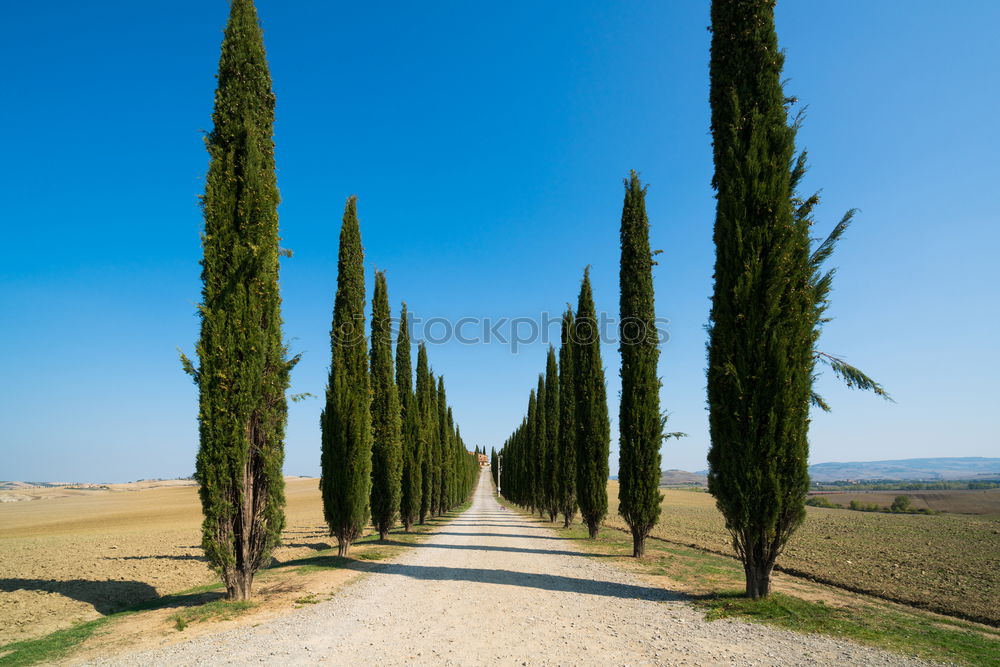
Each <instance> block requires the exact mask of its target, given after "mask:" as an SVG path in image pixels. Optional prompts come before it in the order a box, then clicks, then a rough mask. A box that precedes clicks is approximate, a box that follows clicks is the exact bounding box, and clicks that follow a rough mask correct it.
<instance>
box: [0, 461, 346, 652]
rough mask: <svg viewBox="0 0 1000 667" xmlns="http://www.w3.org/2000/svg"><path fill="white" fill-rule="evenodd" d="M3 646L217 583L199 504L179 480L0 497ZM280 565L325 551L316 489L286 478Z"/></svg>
mask: <svg viewBox="0 0 1000 667" xmlns="http://www.w3.org/2000/svg"><path fill="white" fill-rule="evenodd" d="M11 493H17V494H21V495H31V496H33V499H32V500H30V501H22V502H7V503H2V504H0V644H5V643H8V642H12V641H19V640H23V639H32V638H35V637H40V636H44V635H46V634H48V633H50V632H53V631H55V630H60V629H62V628H66V627H69V626H71V625H73V624H74V623H77V622H79V621H85V620H90V619H94V618H98V617H100V616H101V615H106V614H108V613H112V612H114V611H118V610H120V609H123V608H125V607H127V606H130V605H132V604H135V603H137V602H142V601H145V600H149V599H152V598H155V597H158V596H161V595H166V594H170V593H176V592H178V591H182V590H186V589H189V588H192V587H194V586H200V585H204V584H209V583H212V582H214V581H216V577H215V575H214V573H213V572H212V571H211V569H210V568H209V567H208V566H207V565H206V563H205V560H204V558H203V556H202V551H201V547H200V544H201V506H200V504H199V502H198V495H197V490H196V488H195V486H194V485H193V483H191V482H186V481H182V480H170V481H166V482H138V483H133V484H123V485H109V486H108V487H107V488H101V489H68V488H65V487H56V488H28V489H17V490H12V491H4V492H0V495H2V494H11ZM286 496H287V500H288V506H287V508H286V514H287V528H286V530H285V533H284V546H283V547H281V548H280V549H278V551H277V552H276V553H275V557H276V558H277V559H278V560H279V561H284V560H288V559H292V558H300V557H304V556H307V555H309V554H311V553H313V552H315V551H317V550H320V549H326V548H329V546H330V540H329V538H328V537H327V532H326V530H325V524H324V522H323V516H322V501H321V499H320V494H319V490H318V487H317V481H316V480H315V479H311V478H290V479H288V480H287V486H286Z"/></svg>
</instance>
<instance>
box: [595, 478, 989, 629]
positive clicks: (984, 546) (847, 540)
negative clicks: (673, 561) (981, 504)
mask: <svg viewBox="0 0 1000 667" xmlns="http://www.w3.org/2000/svg"><path fill="white" fill-rule="evenodd" d="M902 493H905V492H900V494H902ZM900 494H896V495H900ZM663 495H664V499H663V513H662V515H661V518H660V523H659V525H658V526H657V527H656V528H655V529H654V531H653V535H654V536H656V537H660V538H664V539H667V540H671V541H674V542H678V543H681V544H686V545H693V546H697V547H700V548H705V549H710V550H713V551H718V552H723V553H727V554H733V553H734V552H733V550H732V546H731V544H730V541H729V536H728V533H727V532H726V530H725V523H724V522H723V519H722V515H721V514H719V511H718V510H717V509H716V508H715V501H714V499H713V498H712V497H711V496H710V495H708V494H707V493H699V492H695V491H679V490H678V491H672V490H664V492H663ZM907 495H909V494H907ZM608 504H609V507H608V519H607V521H606V523H607V524H608V525H610V526H615V527H619V528H624V527H625V523H624V522H623V521H622V519H621V517H620V516H618V483H617V482H614V481H612V482H611V483H610V484H609V487H608ZM806 510H807V512H808V515H807V518H806V522H805V524H804V525H803V526H802V527H801V528H800V529H799V531H798V532H797V533H796V534H795V535H794V536H793V537H792V540H791V542H790V544H789V545H788V547H787V549H786V550H785V553H784V554H783V555H782V556H781V557H780V558H779V559H778V564H779V566H781V567H784V568H787V569H789V570H792V571H794V572H796V573H799V574H803V575H805V576H808V577H813V578H816V579H818V580H820V581H825V582H827V583H832V584H834V585H838V586H841V587H846V588H848V589H850V590H855V591H858V592H864V593H870V594H874V595H877V596H880V597H884V598H887V599H891V600H896V601H899V602H905V603H908V604H912V605H915V606H919V607H923V608H926V609H930V610H933V611H939V612H942V613H946V614H952V615H957V616H962V617H965V618H969V619H972V620H979V621H982V622H986V623H989V624H991V625H1000V514H993V515H977V516H971V515H956V514H938V515H933V516H927V515H915V514H882V513H875V512H854V511H850V510H838V509H822V508H818V507H807V508H806Z"/></svg>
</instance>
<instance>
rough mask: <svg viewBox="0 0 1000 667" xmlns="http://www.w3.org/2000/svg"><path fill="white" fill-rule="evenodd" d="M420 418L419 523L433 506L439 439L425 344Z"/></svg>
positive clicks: (421, 358) (419, 393) (419, 352)
mask: <svg viewBox="0 0 1000 667" xmlns="http://www.w3.org/2000/svg"><path fill="white" fill-rule="evenodd" d="M416 406H417V414H418V416H419V421H420V457H419V458H420V488H421V493H420V509H419V512H418V519H419V522H420V523H421V524H422V523H424V522H425V521H426V520H427V515H428V514H429V513H430V511H431V508H432V506H433V487H434V455H433V449H434V447H433V443H434V441H435V440H436V439H437V435H436V434H437V428H436V426H435V417H436V415H437V393H436V392H435V390H434V379H433V376H432V375H431V372H430V367H429V365H428V363H427V348H426V347H425V346H424V344H423V343H420V344H419V345H418V346H417V395H416Z"/></svg>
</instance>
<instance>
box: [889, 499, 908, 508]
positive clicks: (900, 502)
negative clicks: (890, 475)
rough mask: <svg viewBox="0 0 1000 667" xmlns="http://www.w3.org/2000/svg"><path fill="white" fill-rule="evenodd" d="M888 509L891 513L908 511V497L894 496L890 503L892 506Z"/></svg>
mask: <svg viewBox="0 0 1000 667" xmlns="http://www.w3.org/2000/svg"><path fill="white" fill-rule="evenodd" d="M889 509H890V510H892V511H893V512H906V511H909V509H910V497H909V496H896V497H895V499H893V501H892V505H890V506H889Z"/></svg>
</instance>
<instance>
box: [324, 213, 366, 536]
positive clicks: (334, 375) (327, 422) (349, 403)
mask: <svg viewBox="0 0 1000 667" xmlns="http://www.w3.org/2000/svg"><path fill="white" fill-rule="evenodd" d="M330 347H331V362H330V379H329V383H328V385H327V388H326V408H325V409H324V410H323V413H322V415H321V416H320V426H321V430H322V439H323V440H322V459H321V467H322V478H321V479H320V489H321V490H322V492H323V514H324V517H325V518H326V523H327V525H328V526H329V527H330V534H331V535H335V536H336V537H337V554H338V555H339V556H346V555H347V552H348V550H349V549H350V546H351V543H353V542H354V540H356V539H357V538H358V537H359V536H360V535H361V532H362V530H363V529H364V527H365V525H367V523H368V517H369V507H368V501H369V496H370V493H371V484H372V480H371V473H372V418H371V411H370V407H371V389H370V383H369V376H368V341H367V340H366V339H365V274H364V252H363V250H362V248H361V230H360V227H359V224H358V216H357V208H356V198H355V197H353V196H352V197H349V198H348V199H347V205H346V206H345V208H344V221H343V225H342V226H341V229H340V249H339V252H338V257H337V297H336V299H335V301H334V305H333V326H332V328H331V330H330Z"/></svg>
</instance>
